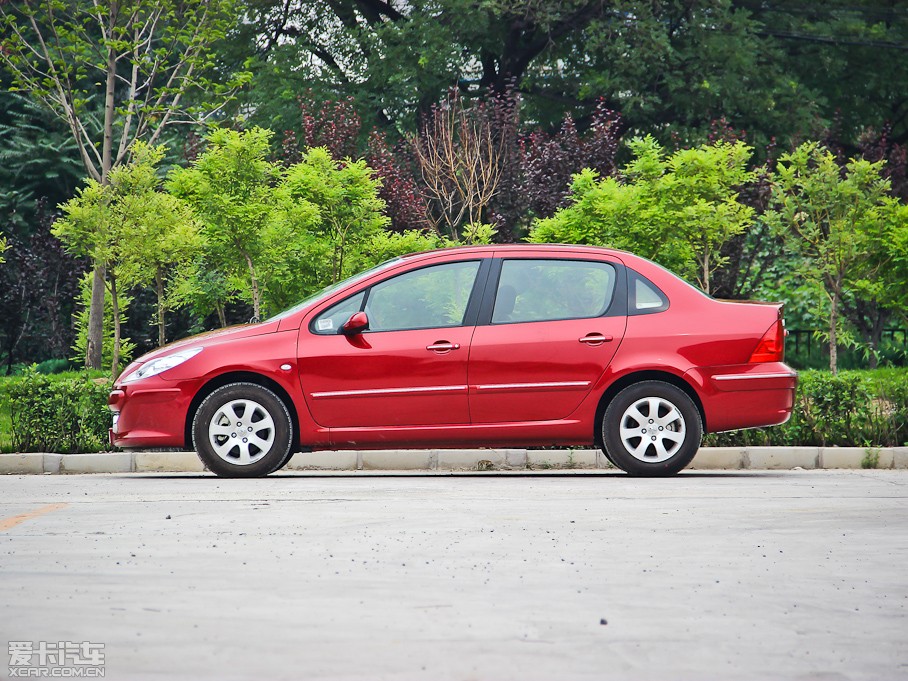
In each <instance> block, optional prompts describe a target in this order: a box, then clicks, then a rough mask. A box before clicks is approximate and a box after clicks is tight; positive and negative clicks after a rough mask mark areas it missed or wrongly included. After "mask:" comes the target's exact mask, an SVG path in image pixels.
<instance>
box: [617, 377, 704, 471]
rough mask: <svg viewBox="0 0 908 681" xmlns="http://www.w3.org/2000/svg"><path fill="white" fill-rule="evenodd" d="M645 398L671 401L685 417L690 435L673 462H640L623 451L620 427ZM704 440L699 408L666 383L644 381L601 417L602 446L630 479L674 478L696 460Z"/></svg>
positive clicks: (629, 389)
mask: <svg viewBox="0 0 908 681" xmlns="http://www.w3.org/2000/svg"><path fill="white" fill-rule="evenodd" d="M645 397H661V398H663V399H665V400H668V401H669V402H671V403H672V404H674V405H675V407H676V408H677V409H678V411H680V412H681V415H682V416H683V417H684V424H685V429H686V433H687V435H686V437H685V438H684V442H683V443H682V444H681V447H679V449H678V451H677V452H675V454H674V455H673V456H672V457H671V458H669V459H666V460H665V461H660V462H658V463H646V462H644V461H640V460H639V459H637V458H636V457H634V456H633V455H631V454H630V452H628V451H627V450H626V449H625V448H624V443H623V442H622V441H621V434H620V425H621V418H622V416H623V415H624V412H625V410H627V408H628V407H629V406H631V405H632V404H633V403H634V402H636V401H637V400H640V399H642V398H645ZM702 437H703V423H702V419H701V418H700V411H699V410H698V409H697V405H695V404H694V401H693V400H692V399H691V398H690V396H689V395H688V394H687V393H686V392H684V391H683V390H682V389H681V388H678V387H677V386H674V385H672V384H671V383H666V382H664V381H641V382H640V383H634V384H633V385H630V386H628V387H627V388H624V390H622V391H621V392H619V393H618V394H617V395H616V396H615V398H614V399H613V400H612V401H611V402H610V403H609V405H608V407H607V408H606V410H605V414H604V415H603V417H602V442H603V445H604V449H605V451H606V456H607V457H608V459H609V460H610V461H611V462H612V463H614V464H615V465H616V466H617V467H618V468H620V469H621V470H623V471H626V472H627V473H630V474H631V475H640V476H661V475H674V474H675V473H677V472H679V471H681V470H683V469H684V468H685V467H686V466H687V465H688V464H689V463H690V462H691V461H692V460H693V458H694V456H695V455H696V454H697V450H698V449H699V448H700V442H701V439H702Z"/></svg>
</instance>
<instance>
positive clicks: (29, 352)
mask: <svg viewBox="0 0 908 681" xmlns="http://www.w3.org/2000/svg"><path fill="white" fill-rule="evenodd" d="M54 217H55V214H54V213H53V212H52V211H51V210H50V209H49V208H48V206H47V204H46V202H44V201H43V200H42V201H39V202H38V205H37V207H36V213H35V223H36V224H35V225H34V226H33V233H32V234H31V235H30V236H28V237H22V236H18V235H15V234H13V235H11V236H10V238H9V242H10V249H9V250H8V251H7V253H6V260H7V261H6V263H5V264H4V265H3V266H2V267H0V319H2V320H3V323H2V324H0V352H2V354H5V355H6V357H5V360H6V373H7V374H9V373H11V372H12V367H13V364H15V363H16V362H26V363H28V362H41V361H44V360H46V359H49V358H55V359H63V358H65V357H67V353H68V352H69V349H70V347H71V345H72V317H73V312H74V311H75V310H74V307H75V306H74V298H75V297H76V294H77V291H78V280H79V276H80V273H81V272H82V271H83V270H84V267H85V262H84V261H82V260H77V259H75V258H73V257H72V256H70V255H68V254H67V253H66V252H65V251H64V250H63V244H61V243H60V241H59V240H58V239H56V238H55V237H54V236H53V235H52V234H51V233H50V228H51V223H52V222H53V219H54Z"/></svg>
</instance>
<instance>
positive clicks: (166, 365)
mask: <svg viewBox="0 0 908 681" xmlns="http://www.w3.org/2000/svg"><path fill="white" fill-rule="evenodd" d="M201 351H202V348H189V349H188V350H180V351H179V352H175V353H173V354H172V355H166V356H165V357H158V358H157V359H153V360H151V361H150V362H147V363H146V364H143V365H142V366H140V367H139V368H138V369H136V370H135V371H133V372H132V373H131V374H129V376H127V377H126V378H124V379H123V380H122V382H123V383H132V382H133V381H140V380H142V379H143V378H148V377H149V376H157V375H158V374H160V373H162V372H164V371H167V370H168V369H173V368H174V367H175V366H177V365H179V364H182V363H183V362H185V361H186V360H187V359H191V358H193V357H195V356H196V355H197V354H199V353H200V352H201Z"/></svg>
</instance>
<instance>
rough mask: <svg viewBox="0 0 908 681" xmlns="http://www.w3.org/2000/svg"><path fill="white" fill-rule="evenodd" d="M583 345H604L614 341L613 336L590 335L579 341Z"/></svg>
mask: <svg viewBox="0 0 908 681" xmlns="http://www.w3.org/2000/svg"><path fill="white" fill-rule="evenodd" d="M578 340H579V341H580V342H581V343H586V344H587V345H602V344H603V343H608V342H610V341H611V340H612V337H611V336H603V335H602V334H601V333H588V334H587V335H585V336H584V337H583V338H579V339H578Z"/></svg>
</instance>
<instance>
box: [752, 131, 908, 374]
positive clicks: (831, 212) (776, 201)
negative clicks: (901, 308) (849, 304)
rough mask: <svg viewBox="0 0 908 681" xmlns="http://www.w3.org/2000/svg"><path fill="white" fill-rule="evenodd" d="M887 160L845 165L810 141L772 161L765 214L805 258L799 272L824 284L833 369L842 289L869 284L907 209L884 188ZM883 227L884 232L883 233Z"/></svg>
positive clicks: (882, 263) (901, 226)
mask: <svg viewBox="0 0 908 681" xmlns="http://www.w3.org/2000/svg"><path fill="white" fill-rule="evenodd" d="M883 165H884V162H882V161H880V162H877V163H871V162H869V161H866V160H863V159H854V160H852V161H850V162H849V163H848V164H847V165H846V167H845V171H844V173H842V170H841V168H840V167H839V165H838V164H837V163H836V159H835V157H834V156H833V155H832V154H831V153H830V152H829V150H828V149H826V148H824V147H822V146H820V145H818V144H816V143H813V142H807V143H804V144H802V145H801V146H799V147H798V148H797V149H795V150H794V151H793V152H791V153H788V154H784V155H783V156H782V157H781V159H780V160H779V164H778V166H777V168H776V177H775V181H774V183H773V188H772V208H773V209H772V210H771V211H769V212H768V213H767V214H766V219H767V221H768V222H769V223H770V224H771V225H772V226H773V227H774V229H775V230H776V232H777V233H778V234H779V235H780V236H781V237H782V238H784V239H785V243H786V245H787V246H788V248H789V249H790V250H791V251H792V252H793V253H795V254H797V255H800V256H801V257H802V258H803V262H804V267H803V269H802V271H803V274H804V276H805V277H806V278H807V279H809V280H811V281H815V282H817V283H818V284H820V285H822V287H823V291H824V292H825V294H826V298H827V301H828V303H829V310H828V316H827V321H828V341H829V368H830V370H831V371H832V372H833V373H835V372H836V371H837V370H838V354H837V349H838V345H839V343H840V342H841V341H842V340H845V339H844V338H843V334H842V330H841V328H840V325H841V322H840V317H839V315H840V310H841V306H842V300H843V297H844V296H845V295H846V294H848V293H851V292H855V291H859V290H864V291H868V290H872V289H873V288H875V287H874V284H873V282H874V280H875V279H876V278H877V276H878V274H879V273H880V272H881V271H883V270H884V268H885V266H886V264H887V263H888V261H889V260H890V256H889V255H888V254H887V253H886V250H885V249H886V248H887V242H888V241H889V240H890V238H891V237H892V236H895V235H896V234H897V232H893V231H891V230H900V229H904V228H905V226H904V216H905V213H904V211H902V210H901V207H900V205H899V204H898V203H897V202H896V201H895V200H894V199H892V198H890V197H889V196H888V193H889V189H890V183H889V181H888V180H887V179H885V178H883V177H882V175H881V173H882V169H883ZM887 233H888V236H887Z"/></svg>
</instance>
